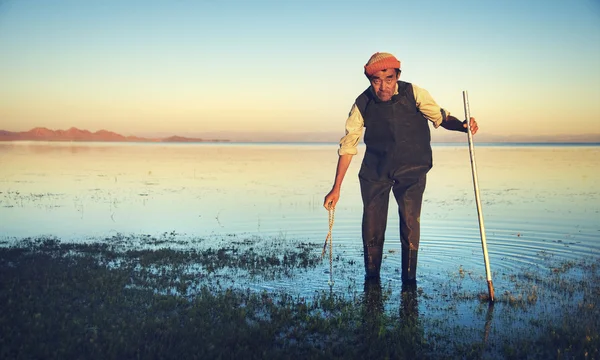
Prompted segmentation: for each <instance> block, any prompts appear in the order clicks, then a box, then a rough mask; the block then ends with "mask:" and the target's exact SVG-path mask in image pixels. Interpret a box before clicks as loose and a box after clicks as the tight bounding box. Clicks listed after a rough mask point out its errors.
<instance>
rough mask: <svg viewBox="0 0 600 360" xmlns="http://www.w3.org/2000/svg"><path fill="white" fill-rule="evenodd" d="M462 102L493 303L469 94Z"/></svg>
mask: <svg viewBox="0 0 600 360" xmlns="http://www.w3.org/2000/svg"><path fill="white" fill-rule="evenodd" d="M463 102H464V104H465V117H466V118H467V134H468V137H469V154H470V155H471V170H472V173H473V186H474V187H475V201H476V203H477V216H478V218H479V233H480V234H481V246H482V248H483V262H484V263H485V275H486V279H487V284H488V292H489V294H490V301H494V285H492V272H491V270H490V259H489V257H488V251H487V242H486V238H485V226H484V224H483V212H482V211H481V200H480V199H479V184H478V182H477V166H476V164H475V149H474V147H473V134H472V133H471V114H470V110H469V94H467V92H466V91H463Z"/></svg>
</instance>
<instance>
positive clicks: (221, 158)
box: [0, 142, 600, 292]
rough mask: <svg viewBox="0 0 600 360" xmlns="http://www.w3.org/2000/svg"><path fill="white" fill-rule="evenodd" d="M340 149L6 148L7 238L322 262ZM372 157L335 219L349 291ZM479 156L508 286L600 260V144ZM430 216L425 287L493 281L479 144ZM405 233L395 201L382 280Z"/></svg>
mask: <svg viewBox="0 0 600 360" xmlns="http://www.w3.org/2000/svg"><path fill="white" fill-rule="evenodd" d="M336 150H337V145H335V144H223V143H202V144H143V143H140V144H137V143H126V144H121V143H43V142H8V143H0V238H1V239H3V240H4V241H9V242H10V241H11V240H14V239H20V238H23V237H35V236H43V235H49V236H56V237H59V238H61V239H62V240H63V241H90V240H92V241H103V239H105V238H107V237H111V236H113V235H116V234H127V235H129V234H133V235H143V234H150V235H153V236H154V235H159V234H162V233H165V232H168V233H171V232H175V233H176V234H177V237H178V238H182V239H186V238H206V239H208V240H207V241H208V242H210V241H214V242H215V244H216V243H217V242H223V241H228V240H227V239H230V238H231V237H239V238H245V237H255V236H258V237H263V238H274V239H276V241H281V242H290V243H293V242H294V241H302V242H311V243H315V244H316V246H315V252H316V253H319V254H320V252H321V247H322V244H323V242H324V240H325V237H326V235H327V231H328V213H327V211H326V210H325V209H324V208H323V207H322V202H323V197H324V195H325V194H326V193H327V192H328V191H329V189H330V188H331V184H332V181H333V177H334V173H335V165H336V161H337V154H336ZM360 151H361V152H360V153H359V155H358V156H357V157H355V159H354V161H353V163H352V165H351V167H350V169H349V171H348V174H347V176H346V180H345V182H344V185H343V188H342V198H341V200H340V202H339V204H338V206H337V209H336V211H335V223H334V226H333V241H334V255H335V256H339V258H338V261H341V262H343V263H345V264H346V265H345V266H339V268H338V269H336V270H334V274H335V279H336V284H340V286H344V284H346V283H354V282H355V283H356V284H360V283H362V275H363V264H362V243H361V238H360V224H361V215H362V204H361V201H360V193H359V185H358V179H357V173H358V169H359V166H360V162H361V159H362V153H363V151H364V148H360ZM476 160H477V170H478V174H479V186H480V192H481V199H482V209H483V214H484V218H485V228H486V235H487V242H488V250H489V258H490V264H491V269H492V273H493V277H494V285H495V287H496V288H497V289H501V288H502V281H503V280H502V278H501V277H502V275H503V274H508V273H510V272H512V271H516V270H518V269H521V268H523V267H536V266H544V265H543V264H544V260H547V259H548V257H551V258H554V259H558V260H560V259H565V260H573V259H578V258H582V257H585V256H589V255H591V256H598V255H600V221H599V220H600V181H598V178H599V177H598V175H599V172H600V170H599V169H600V146H560V145H519V146H507V145H485V144H484V145H477V144H476ZM421 219H422V220H421V221H422V239H421V248H420V258H419V267H418V277H419V281H420V286H421V285H423V286H424V287H426V286H427V283H428V282H431V281H434V280H439V279H444V278H446V277H447V276H448V273H449V272H456V271H457V269H459V268H461V269H464V270H465V271H467V272H469V273H471V274H474V275H473V276H476V277H485V269H484V265H483V255H482V249H481V241H480V233H479V225H478V221H477V209H476V205H475V196H474V191H473V183H472V178H471V165H470V161H469V153H468V146H467V145H466V144H460V145H456V144H454V145H450V144H439V145H434V168H433V170H432V171H431V172H430V174H429V177H428V184H427V189H426V193H425V201H424V206H423V210H422V216H421ZM397 229H398V216H397V213H396V208H395V202H394V201H391V207H390V214H389V221H388V231H387V235H386V244H385V252H386V258H385V259H384V262H383V266H382V273H383V274H382V277H383V279H384V280H386V281H388V282H392V283H396V282H398V283H399V277H400V276H399V270H400V252H399V250H400V244H399V240H398V230H397ZM340 259H341V260H340ZM337 267H338V263H336V268H337ZM328 270H329V269H328V266H326V265H324V266H323V269H319V271H318V272H317V275H316V276H315V275H314V274H310V275H306V276H305V277H304V278H301V279H295V280H293V281H290V280H289V279H288V280H285V279H284V280H281V281H275V282H270V283H263V284H254V285H253V286H256V287H259V288H265V289H284V290H285V289H290V290H291V289H293V290H295V291H300V292H303V291H305V292H310V291H314V290H315V289H319V288H324V287H326V286H327V280H328V275H327V274H328ZM340 282H341V283H340ZM298 283H301V284H302V286H300V288H301V289H300V290H298V288H299V287H298ZM484 283H485V282H484ZM484 290H485V289H484ZM496 291H497V292H498V291H499V290H496Z"/></svg>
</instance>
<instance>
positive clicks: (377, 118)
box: [356, 81, 433, 180]
mask: <svg viewBox="0 0 600 360" xmlns="http://www.w3.org/2000/svg"><path fill="white" fill-rule="evenodd" d="M356 106H357V107H358V110H360V113H361V115H362V117H363V119H364V121H365V136H364V141H365V144H366V146H367V148H366V152H365V156H364V158H363V163H362V167H361V170H360V173H359V176H361V177H363V178H366V179H369V180H386V179H393V178H394V177H395V176H398V175H399V174H402V175H401V176H405V175H407V176H413V175H414V176H419V175H422V174H424V173H427V171H429V169H431V166H432V164H433V162H432V156H431V134H430V132H429V122H428V120H427V119H426V118H425V117H424V116H423V115H422V114H421V113H420V112H419V110H418V109H417V103H416V101H415V96H414V92H413V88H412V84H410V83H407V82H404V81H398V94H397V95H394V96H393V97H392V99H391V100H389V101H381V100H379V98H378V97H377V96H376V95H375V94H374V93H373V92H372V90H371V89H370V88H368V89H367V90H365V91H364V92H363V93H362V94H361V95H360V96H359V97H358V98H356Z"/></svg>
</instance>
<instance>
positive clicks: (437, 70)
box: [0, 0, 600, 141]
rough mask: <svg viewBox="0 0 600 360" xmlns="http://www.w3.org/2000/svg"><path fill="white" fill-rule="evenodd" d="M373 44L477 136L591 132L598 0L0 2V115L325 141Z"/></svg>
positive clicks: (26, 125) (597, 80) (598, 121)
mask: <svg viewBox="0 0 600 360" xmlns="http://www.w3.org/2000/svg"><path fill="white" fill-rule="evenodd" d="M378 51H380V52H390V53H392V54H394V55H395V56H396V57H398V59H399V60H400V61H401V67H402V77H401V80H404V81H408V82H411V83H414V84H416V85H418V86H420V87H422V88H424V89H426V90H428V91H429V93H430V94H431V95H432V96H433V98H434V99H435V100H436V101H437V103H438V104H440V105H441V106H442V107H444V108H445V109H447V110H448V111H450V112H451V113H452V114H453V115H456V116H457V117H458V118H464V114H465V112H464V105H463V95H462V94H463V91H468V96H469V105H470V113H471V115H472V116H474V117H475V118H476V119H477V121H478V123H479V127H480V133H479V134H481V136H483V137H484V138H485V137H487V138H489V139H492V138H502V139H509V140H510V139H518V138H534V139H535V138H540V139H543V138H548V137H559V138H561V139H567V140H568V139H572V138H577V137H579V136H587V137H588V138H589V137H590V136H591V137H592V138H594V139H596V141H600V0H552V1H547V0H544V1H541V0H540V1H538V0H506V1H488V0H477V1H471V0H464V1H463V0H459V1H446V0H423V1H403V0H394V1H377V0H374V1H366V0H363V1H353V0H303V1H300V0H287V1H286V0H279V1H276V0H270V1H262V0H260V1H253V0H246V1H233V0H197V1H192V0H171V1H152V0H145V1H134V0H86V1H81V0H70V1H69V0H0V129H2V130H8V131H26V130H29V129H31V128H33V127H38V126H41V127H47V128H50V129H68V128H70V127H77V128H80V129H87V130H90V131H97V130H100V129H107V130H111V131H115V132H118V133H121V134H124V135H140V136H154V135H156V136H163V135H164V136H170V135H174V134H177V135H182V136H195V137H203V138H210V137H212V138H229V139H232V140H247V141H269V140H294V141H303V140H305V141H313V140H332V141H337V140H338V139H339V138H340V137H341V136H342V135H343V133H344V123H345V120H346V118H347V115H348V111H349V110H350V108H351V106H352V104H353V102H354V100H355V98H356V97H357V96H358V95H359V94H360V93H361V92H362V91H363V90H364V89H366V88H367V87H368V85H369V83H368V81H367V79H366V78H365V76H364V75H363V66H364V64H365V63H366V62H367V60H368V59H369V57H370V56H371V55H372V54H373V53H375V52H378ZM444 132H446V133H448V132H447V131H445V130H443V129H438V130H435V131H433V133H434V139H435V136H440V135H441V136H442V138H443V136H446V135H445V134H442V133H444Z"/></svg>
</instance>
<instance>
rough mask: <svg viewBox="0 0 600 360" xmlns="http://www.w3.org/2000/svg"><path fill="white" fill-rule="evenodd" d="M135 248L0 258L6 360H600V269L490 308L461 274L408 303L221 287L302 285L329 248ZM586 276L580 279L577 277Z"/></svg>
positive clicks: (369, 289)
mask: <svg viewBox="0 0 600 360" xmlns="http://www.w3.org/2000/svg"><path fill="white" fill-rule="evenodd" d="M150 240H151V241H152V242H154V243H156V240H152V239H150ZM159 242H160V243H161V244H163V242H162V240H160V241H159ZM123 243H125V242H122V243H119V242H118V241H115V242H112V243H111V242H106V243H91V244H71V243H64V244H63V243H61V242H60V241H58V240H57V239H52V238H50V239H48V238H46V239H25V240H23V241H20V242H17V243H15V244H13V245H12V246H10V247H0V308H1V309H2V311H0V334H1V336H0V358H1V359H31V358H44V359H73V358H77V359H79V358H81V359H107V358H111V359H117V358H118V359H121V358H142V359H147V358H160V359H194V358H199V359H208V358H210V359H213V358H240V359H252V358H260V359H264V358H277V359H286V358H290V359H291V358H293V359H296V358H302V359H306V358H308V359H310V358H314V359H330V358H340V359H342V358H343V359H348V358H377V359H386V358H389V359H404V358H406V359H419V358H435V359H439V358H448V359H451V358H464V359H479V358H512V359H521V358H535V359H537V358H539V359H546V358H558V359H571V358H582V359H597V358H599V357H600V353H599V348H600V346H599V344H600V339H599V336H598V331H599V325H598V324H600V309H599V307H598V305H597V301H598V298H599V297H600V287H599V285H598V284H599V283H598V272H597V270H598V269H597V266H596V262H592V263H591V264H590V263H572V264H568V265H561V266H558V267H553V268H552V269H557V268H558V269H560V271H554V270H550V271H549V274H545V273H539V274H538V273H526V274H525V275H523V276H512V275H511V276H508V279H507V280H508V281H510V282H511V283H512V284H514V286H513V287H514V290H513V291H512V292H505V293H503V294H499V296H497V301H496V303H495V305H494V306H493V307H489V306H487V302H486V301H485V300H484V299H483V298H482V297H481V296H479V294H476V293H472V292H471V293H470V292H469V291H466V290H464V287H463V286H462V282H464V281H467V279H469V278H471V276H469V277H466V276H464V275H465V270H464V269H462V268H461V269H459V275H458V276H455V277H450V279H449V281H447V282H446V283H444V284H434V285H435V286H433V287H435V288H437V289H439V291H440V292H441V293H444V294H451V295H450V296H446V297H439V296H432V295H431V293H429V292H428V291H425V290H423V289H422V288H416V287H408V286H407V287H404V288H403V289H402V291H401V292H400V293H399V295H396V292H395V290H394V289H393V288H391V286H390V285H386V284H381V283H379V282H365V284H364V285H365V287H364V289H361V291H357V290H356V289H354V290H352V289H348V290H347V292H340V291H333V289H331V291H327V290H322V291H315V292H314V294H313V295H312V296H308V297H307V296H300V295H297V294H290V293H285V292H281V291H274V292H267V291H258V290H251V289H250V288H248V287H246V288H244V287H243V286H237V287H229V286H223V285H222V284H221V285H220V284H219V283H218V282H215V281H209V280H210V279H213V280H214V278H217V279H219V278H220V276H221V275H222V274H226V273H234V274H236V276H238V275H240V274H241V275H243V276H245V281H246V282H247V283H248V282H251V281H253V280H256V279H263V280H264V279H272V278H274V277H282V276H283V277H288V279H292V280H293V279H294V276H295V274H296V272H298V271H305V270H307V269H311V268H314V267H315V266H316V265H317V264H320V257H319V247H318V246H312V245H310V244H299V245H297V246H295V247H293V248H292V249H289V248H279V249H277V246H274V245H273V244H269V246H261V245H260V243H259V241H257V239H250V240H248V241H243V242H239V243H234V242H230V243H229V244H228V245H226V246H221V247H216V248H206V249H202V250H201V249H179V250H176V249H172V248H145V249H144V248H137V249H135V248H131V247H130V246H122V245H123ZM167 244H168V241H167ZM575 270H577V271H580V274H581V276H578V277H573V276H571V274H572V271H575ZM338 271H340V270H338ZM396 296H397V298H396ZM390 303H394V304H397V306H395V305H394V306H392V307H391V309H390V306H389V304H390ZM541 304H544V306H541ZM549 304H554V305H558V306H549ZM546 305H548V306H547V307H546ZM463 308H473V309H475V312H476V314H474V316H475V317H476V318H477V317H481V318H483V319H484V320H485V326H479V325H477V326H474V325H473V324H459V323H457V322H456V315H457V313H458V312H459V311H458V309H463ZM494 308H495V309H494ZM544 309H547V310H544ZM556 309H560V310H559V311H557V310H556ZM531 313H533V314H534V316H527V315H528V314H531Z"/></svg>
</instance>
